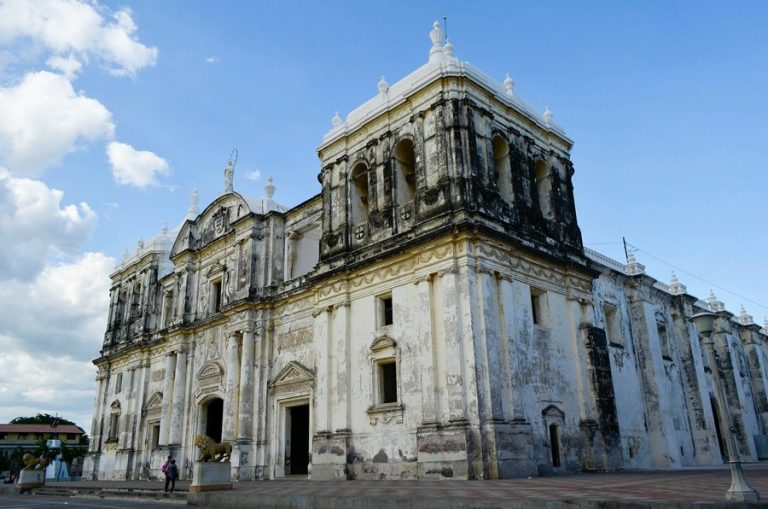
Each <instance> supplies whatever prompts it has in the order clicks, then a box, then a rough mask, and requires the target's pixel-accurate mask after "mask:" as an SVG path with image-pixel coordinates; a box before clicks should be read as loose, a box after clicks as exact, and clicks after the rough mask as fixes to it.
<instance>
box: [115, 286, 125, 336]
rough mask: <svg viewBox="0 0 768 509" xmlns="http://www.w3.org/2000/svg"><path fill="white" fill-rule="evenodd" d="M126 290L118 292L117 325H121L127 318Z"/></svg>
mask: <svg viewBox="0 0 768 509" xmlns="http://www.w3.org/2000/svg"><path fill="white" fill-rule="evenodd" d="M125 301H126V294H125V290H122V291H121V292H120V293H118V294H117V306H116V308H115V327H116V328H117V327H120V326H121V325H122V323H123V321H124V320H125Z"/></svg>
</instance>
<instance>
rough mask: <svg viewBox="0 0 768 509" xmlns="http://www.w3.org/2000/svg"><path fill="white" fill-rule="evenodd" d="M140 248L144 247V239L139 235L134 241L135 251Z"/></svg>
mask: <svg viewBox="0 0 768 509" xmlns="http://www.w3.org/2000/svg"><path fill="white" fill-rule="evenodd" d="M142 249H144V239H143V238H141V237H139V240H137V241H136V252H139V251H141V250H142Z"/></svg>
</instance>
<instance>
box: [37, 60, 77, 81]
mask: <svg viewBox="0 0 768 509" xmlns="http://www.w3.org/2000/svg"><path fill="white" fill-rule="evenodd" d="M46 63H47V64H48V65H49V66H50V67H51V68H53V69H56V70H57V71H61V72H62V74H64V77H65V78H67V79H68V80H70V81H72V80H73V79H75V77H76V76H77V73H78V72H80V69H81V68H82V67H83V64H81V63H80V61H79V60H77V59H76V58H74V57H73V56H71V55H70V56H68V57H66V58H65V57H60V56H53V57H51V58H49V59H48V61H47V62H46Z"/></svg>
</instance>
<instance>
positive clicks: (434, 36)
mask: <svg viewBox="0 0 768 509" xmlns="http://www.w3.org/2000/svg"><path fill="white" fill-rule="evenodd" d="M443 37H445V32H444V31H443V29H442V28H441V27H440V22H439V21H435V22H434V23H432V30H431V31H430V32H429V38H430V40H431V41H432V47H431V48H430V49H429V61H430V62H438V61H440V60H441V59H442V57H443Z"/></svg>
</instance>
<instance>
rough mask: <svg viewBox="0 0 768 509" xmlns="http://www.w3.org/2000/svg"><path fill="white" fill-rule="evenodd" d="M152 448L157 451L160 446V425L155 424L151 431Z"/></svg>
mask: <svg viewBox="0 0 768 509" xmlns="http://www.w3.org/2000/svg"><path fill="white" fill-rule="evenodd" d="M150 437H151V439H150V440H151V446H152V449H157V448H158V447H159V446H160V425H159V424H153V425H152V428H151V429H150Z"/></svg>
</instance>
